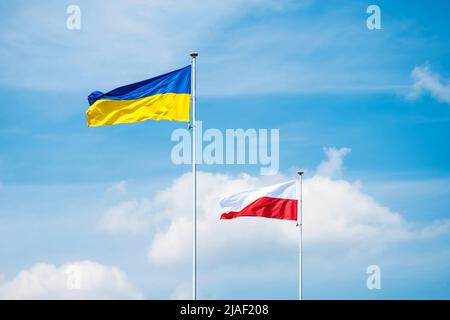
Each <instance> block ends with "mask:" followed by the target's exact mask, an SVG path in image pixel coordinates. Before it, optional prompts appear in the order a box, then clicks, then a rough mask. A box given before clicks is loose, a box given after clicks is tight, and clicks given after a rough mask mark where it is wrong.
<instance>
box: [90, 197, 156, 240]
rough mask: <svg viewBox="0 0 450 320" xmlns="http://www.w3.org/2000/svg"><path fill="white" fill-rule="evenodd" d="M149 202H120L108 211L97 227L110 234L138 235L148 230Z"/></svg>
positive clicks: (145, 200)
mask: <svg viewBox="0 0 450 320" xmlns="http://www.w3.org/2000/svg"><path fill="white" fill-rule="evenodd" d="M151 208H152V206H151V203H150V202H149V200H147V199H144V200H142V201H137V200H132V201H124V202H121V203H119V204H117V205H115V206H113V207H111V208H110V209H108V210H107V211H106V212H105V213H104V214H103V215H102V217H101V218H100V220H99V222H98V227H99V228H100V229H101V230H103V231H107V232H111V233H139V232H142V231H145V230H147V229H148V227H149V225H150V222H151V219H150V218H149V217H148V213H149V212H150V211H151Z"/></svg>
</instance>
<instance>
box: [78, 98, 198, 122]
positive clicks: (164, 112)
mask: <svg viewBox="0 0 450 320" xmlns="http://www.w3.org/2000/svg"><path fill="white" fill-rule="evenodd" d="M190 99H191V95H190V94H180V93H163V94H155V95H152V96H148V97H144V98H140V99H134V100H108V99H105V100H103V99H101V100H97V101H96V102H95V103H94V104H93V105H92V106H91V107H90V108H89V109H88V111H87V112H86V114H87V119H88V126H89V127H96V126H103V125H114V124H118V123H132V122H139V121H144V120H149V119H152V120H175V121H184V122H189V111H190Z"/></svg>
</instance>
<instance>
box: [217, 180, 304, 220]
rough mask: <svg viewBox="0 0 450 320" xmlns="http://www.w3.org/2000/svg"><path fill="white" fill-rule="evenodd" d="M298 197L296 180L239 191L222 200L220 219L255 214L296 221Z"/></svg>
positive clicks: (255, 215) (256, 215)
mask: <svg viewBox="0 0 450 320" xmlns="http://www.w3.org/2000/svg"><path fill="white" fill-rule="evenodd" d="M297 199H298V195H297V181H296V180H292V181H288V182H283V183H280V184H276V185H273V186H269V187H265V188H262V189H259V190H256V191H247V192H241V193H237V194H235V195H232V196H229V197H225V198H222V199H221V200H220V202H219V205H220V208H221V210H222V212H223V213H222V215H221V217H220V219H233V218H236V217H243V216H253V217H264V218H272V219H282V220H294V221H296V220H297V204H298V201H297Z"/></svg>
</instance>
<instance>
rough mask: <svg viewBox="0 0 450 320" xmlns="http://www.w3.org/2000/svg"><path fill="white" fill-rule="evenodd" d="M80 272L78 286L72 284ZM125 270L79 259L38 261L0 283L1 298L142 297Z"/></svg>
mask: <svg viewBox="0 0 450 320" xmlns="http://www.w3.org/2000/svg"><path fill="white" fill-rule="evenodd" d="M74 271H75V272H79V273H78V274H79V276H80V278H79V279H80V281H79V282H78V280H76V283H79V285H80V286H79V289H76V288H78V286H75V287H74V286H72V285H71V284H70V283H72V282H71V281H72V280H71V278H70V277H71V276H75V277H76V276H77V275H75V274H74V273H73V272H74ZM141 298H142V295H141V294H140V293H139V292H138V291H136V290H135V289H134V288H133V287H132V286H131V284H130V283H129V282H128V280H127V276H126V274H125V272H123V271H122V270H120V269H118V268H116V267H112V266H105V265H101V264H99V263H96V262H92V261H78V262H70V263H66V264H63V265H61V266H59V267H57V266H55V265H52V264H48V263H37V264H35V265H34V266H32V267H31V268H30V269H27V270H23V271H20V272H19V273H18V274H17V275H16V276H15V277H14V278H13V279H11V280H10V281H6V280H4V281H3V282H0V299H9V300H16V299H21V300H22V299H39V300H40V299H141Z"/></svg>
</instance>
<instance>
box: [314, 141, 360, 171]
mask: <svg viewBox="0 0 450 320" xmlns="http://www.w3.org/2000/svg"><path fill="white" fill-rule="evenodd" d="M351 151H352V149H350V148H341V149H336V148H324V152H325V154H326V155H327V158H328V159H327V160H325V161H322V163H320V165H319V167H318V168H317V172H316V174H317V175H319V176H326V177H333V176H335V175H337V174H339V173H340V172H341V170H342V162H343V160H344V157H345V156H346V155H347V154H349V153H350V152H351Z"/></svg>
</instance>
